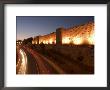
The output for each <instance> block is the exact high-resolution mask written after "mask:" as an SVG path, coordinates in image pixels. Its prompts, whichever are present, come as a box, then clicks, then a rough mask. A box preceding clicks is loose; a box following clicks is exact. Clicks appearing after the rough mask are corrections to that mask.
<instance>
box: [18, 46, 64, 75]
mask: <svg viewBox="0 0 110 90" xmlns="http://www.w3.org/2000/svg"><path fill="white" fill-rule="evenodd" d="M17 54H18V58H17V59H18V60H17V65H16V67H17V74H57V73H60V74H64V73H65V72H64V71H63V70H62V69H61V68H60V67H59V66H58V65H56V64H55V63H53V62H52V60H50V59H48V58H47V57H45V56H43V55H41V54H40V53H38V52H37V51H35V50H33V49H31V48H30V47H27V46H20V47H19V46H18V48H17Z"/></svg>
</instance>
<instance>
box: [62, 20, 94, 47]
mask: <svg viewBox="0 0 110 90" xmlns="http://www.w3.org/2000/svg"><path fill="white" fill-rule="evenodd" d="M62 43H63V44H68V43H72V44H77V45H78V44H94V23H93V22H88V23H86V24H83V25H79V26H76V27H73V28H69V29H66V30H63V31H62Z"/></svg>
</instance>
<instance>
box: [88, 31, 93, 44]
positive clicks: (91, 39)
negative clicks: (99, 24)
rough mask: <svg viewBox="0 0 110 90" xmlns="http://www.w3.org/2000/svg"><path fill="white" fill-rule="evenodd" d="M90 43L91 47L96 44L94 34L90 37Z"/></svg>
mask: <svg viewBox="0 0 110 90" xmlns="http://www.w3.org/2000/svg"><path fill="white" fill-rule="evenodd" d="M88 42H89V44H91V45H93V44H94V33H93V34H91V35H90V37H89V38H88Z"/></svg>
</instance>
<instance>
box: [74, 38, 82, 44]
mask: <svg viewBox="0 0 110 90" xmlns="http://www.w3.org/2000/svg"><path fill="white" fill-rule="evenodd" d="M82 43H83V41H82V38H81V37H76V38H74V44H76V45H80V44H82Z"/></svg>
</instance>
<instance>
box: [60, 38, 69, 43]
mask: <svg viewBox="0 0 110 90" xmlns="http://www.w3.org/2000/svg"><path fill="white" fill-rule="evenodd" d="M62 43H63V44H69V43H70V40H69V38H68V37H64V38H63V40H62Z"/></svg>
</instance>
